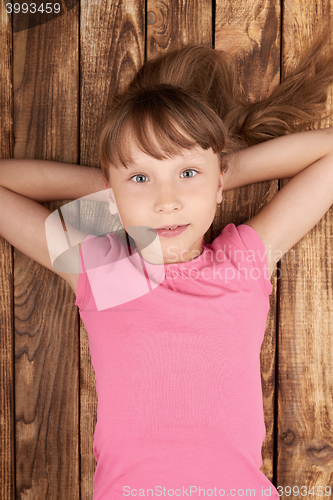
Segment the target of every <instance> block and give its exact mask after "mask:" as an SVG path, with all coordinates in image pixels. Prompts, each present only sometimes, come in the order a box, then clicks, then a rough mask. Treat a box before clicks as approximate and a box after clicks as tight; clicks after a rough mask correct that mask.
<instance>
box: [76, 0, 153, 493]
mask: <svg viewBox="0 0 333 500" xmlns="http://www.w3.org/2000/svg"><path fill="white" fill-rule="evenodd" d="M144 5H145V3H144V1H143V0H140V1H136V0H128V1H126V2H121V1H113V0H107V1H105V2H100V1H99V0H89V1H88V0H82V1H81V58H80V61H81V122H80V163H81V164H82V165H87V166H94V167H98V166H99V158H98V136H99V134H98V131H99V129H100V127H101V125H102V124H103V120H104V118H105V116H106V114H107V112H108V109H109V106H110V103H111V101H112V98H113V96H114V95H115V94H116V93H118V92H121V91H122V90H124V89H125V86H126V85H127V84H128V83H129V81H130V80H131V79H132V78H133V76H134V74H135V72H136V71H137V70H138V69H139V67H140V66H141V65H142V64H143V62H144V53H145V10H144ZM86 218H87V221H89V217H88V214H86ZM80 405H81V406H80V436H81V498H82V500H90V499H91V498H92V495H93V489H94V473H95V468H96V460H95V457H94V455H93V452H92V450H93V438H94V430H95V425H96V419H97V417H96V413H97V396H96V390H95V372H94V370H93V367H92V365H91V357H90V352H89V345H88V336H87V332H86V330H85V327H84V325H83V322H82V320H81V321H80Z"/></svg>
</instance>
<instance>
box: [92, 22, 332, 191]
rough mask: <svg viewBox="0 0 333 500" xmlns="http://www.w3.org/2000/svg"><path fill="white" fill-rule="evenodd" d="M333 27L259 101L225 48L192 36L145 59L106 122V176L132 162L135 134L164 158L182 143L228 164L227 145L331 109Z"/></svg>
mask: <svg viewBox="0 0 333 500" xmlns="http://www.w3.org/2000/svg"><path fill="white" fill-rule="evenodd" d="M332 31H333V30H332V27H331V26H330V24H327V25H326V27H323V30H321V32H320V35H319V36H317V38H316V39H315V40H314V41H313V42H312V44H311V45H309V47H307V48H306V49H305V50H304V51H303V54H302V55H301V57H300V64H299V65H298V67H297V68H296V69H295V70H294V71H293V72H291V73H290V74H289V75H288V76H287V78H286V79H285V80H284V81H282V82H281V83H280V84H279V85H277V86H276V87H275V88H274V89H273V91H272V92H271V93H270V95H269V96H267V97H265V98H264V99H262V100H260V101H258V102H249V99H248V98H247V97H246V96H244V95H242V91H241V89H240V86H239V84H238V79H237V73H236V69H235V64H234V61H233V57H232V56H231V55H230V54H228V53H227V52H224V51H223V50H216V49H212V48H209V47H206V46H202V45H195V44H191V45H186V46H185V47H183V48H181V49H178V50H174V51H172V52H169V53H167V54H166V55H163V56H159V57H157V58H155V59H152V60H149V61H147V62H146V63H144V64H143V66H142V67H141V68H140V70H139V71H138V72H137V74H136V75H135V77H134V78H133V80H132V81H131V82H130V84H129V85H128V87H127V88H126V90H125V92H123V93H122V94H119V95H116V96H115V97H114V99H113V102H112V105H111V109H110V111H109V114H108V117H107V118H106V120H105V123H104V125H103V127H102V130H101V134H100V143H99V154H100V161H101V166H102V173H103V176H104V178H105V179H106V180H107V181H109V173H108V172H109V167H110V166H114V167H116V168H118V166H120V165H123V166H124V167H127V165H128V163H129V162H130V161H131V156H130V149H129V146H130V144H131V141H134V142H135V143H136V145H137V146H138V147H139V149H140V150H141V151H143V152H145V153H146V154H148V155H151V156H153V157H154V158H156V159H159V160H162V159H166V158H170V157H171V156H173V155H174V154H177V153H179V151H180V149H181V148H185V149H190V148H193V147H195V146H196V145H198V144H199V145H200V146H201V147H202V148H203V149H208V148H209V147H211V148H212V149H213V151H214V153H218V154H219V158H220V168H221V171H225V170H226V169H227V168H228V163H227V161H226V155H228V154H229V153H232V152H234V151H237V150H240V149H244V148H246V147H249V146H252V145H254V144H258V143H260V142H264V141H267V140H269V139H273V138H275V137H279V136H282V135H285V134H290V133H294V132H299V131H302V130H305V129H306V128H308V127H309V126H312V125H314V124H315V123H316V122H318V121H320V120H323V119H326V118H328V117H331V116H332V114H333V112H332V111H331V112H330V113H327V114H326V115H323V113H324V111H325V107H326V101H327V96H328V89H329V86H330V85H331V84H332V82H333V49H332V44H331V40H332ZM152 132H153V135H154V136H155V138H156V140H157V142H156V141H153V140H152Z"/></svg>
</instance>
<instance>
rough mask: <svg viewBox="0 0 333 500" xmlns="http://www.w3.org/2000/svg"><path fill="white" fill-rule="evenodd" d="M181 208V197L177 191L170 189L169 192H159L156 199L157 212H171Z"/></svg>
mask: <svg viewBox="0 0 333 500" xmlns="http://www.w3.org/2000/svg"><path fill="white" fill-rule="evenodd" d="M180 208H181V201H180V198H179V196H177V194H176V193H175V192H172V190H170V191H168V193H166V192H164V193H162V192H159V193H157V195H156V201H155V210H156V211H157V212H165V213H171V212H174V211H175V210H180Z"/></svg>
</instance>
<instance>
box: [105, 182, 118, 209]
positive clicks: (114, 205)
mask: <svg viewBox="0 0 333 500" xmlns="http://www.w3.org/2000/svg"><path fill="white" fill-rule="evenodd" d="M106 196H107V199H108V203H109V210H110V213H111V214H112V215H116V214H118V213H119V212H118V207H117V203H116V199H115V197H114V194H113V191H112V189H111V188H109V187H107V189H106Z"/></svg>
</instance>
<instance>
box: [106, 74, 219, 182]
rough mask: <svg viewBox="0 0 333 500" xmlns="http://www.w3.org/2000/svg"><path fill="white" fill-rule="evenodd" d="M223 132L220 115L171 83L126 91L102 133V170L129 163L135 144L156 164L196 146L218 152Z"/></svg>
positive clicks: (131, 161)
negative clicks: (156, 161)
mask: <svg viewBox="0 0 333 500" xmlns="http://www.w3.org/2000/svg"><path fill="white" fill-rule="evenodd" d="M225 141H226V130H225V127H224V124H223V122H222V121H221V119H220V118H219V117H218V115H217V114H216V113H215V112H214V111H213V110H212V109H211V108H209V107H208V106H207V105H206V104H205V103H203V102H202V101H201V100H200V99H198V98H197V97H196V96H192V95H189V94H187V93H186V92H184V91H183V90H182V89H180V88H178V87H174V86H172V85H169V84H163V85H157V86H154V87H152V88H145V89H139V90H138V89H135V90H133V91H130V92H127V93H126V94H125V95H124V96H123V98H120V100H119V101H118V102H117V104H116V106H115V107H114V108H113V110H112V112H111V114H110V117H109V119H108V121H107V123H106V124H105V125H104V128H103V130H102V133H101V142H100V159H101V163H102V168H103V172H105V173H106V174H107V169H108V168H109V167H110V166H114V167H116V168H118V167H119V166H123V167H125V168H127V167H128V166H129V165H130V164H131V163H133V160H134V159H133V146H134V147H136V148H137V149H138V150H140V151H142V152H143V153H145V154H147V155H149V156H152V157H153V158H155V159H157V160H165V159H167V158H172V157H173V156H174V155H177V154H182V150H184V149H193V148H195V147H196V146H198V145H199V146H200V147H202V148H203V149H209V148H210V147H211V148H212V149H213V151H214V153H218V152H221V151H222V150H223V148H224V146H225Z"/></svg>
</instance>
